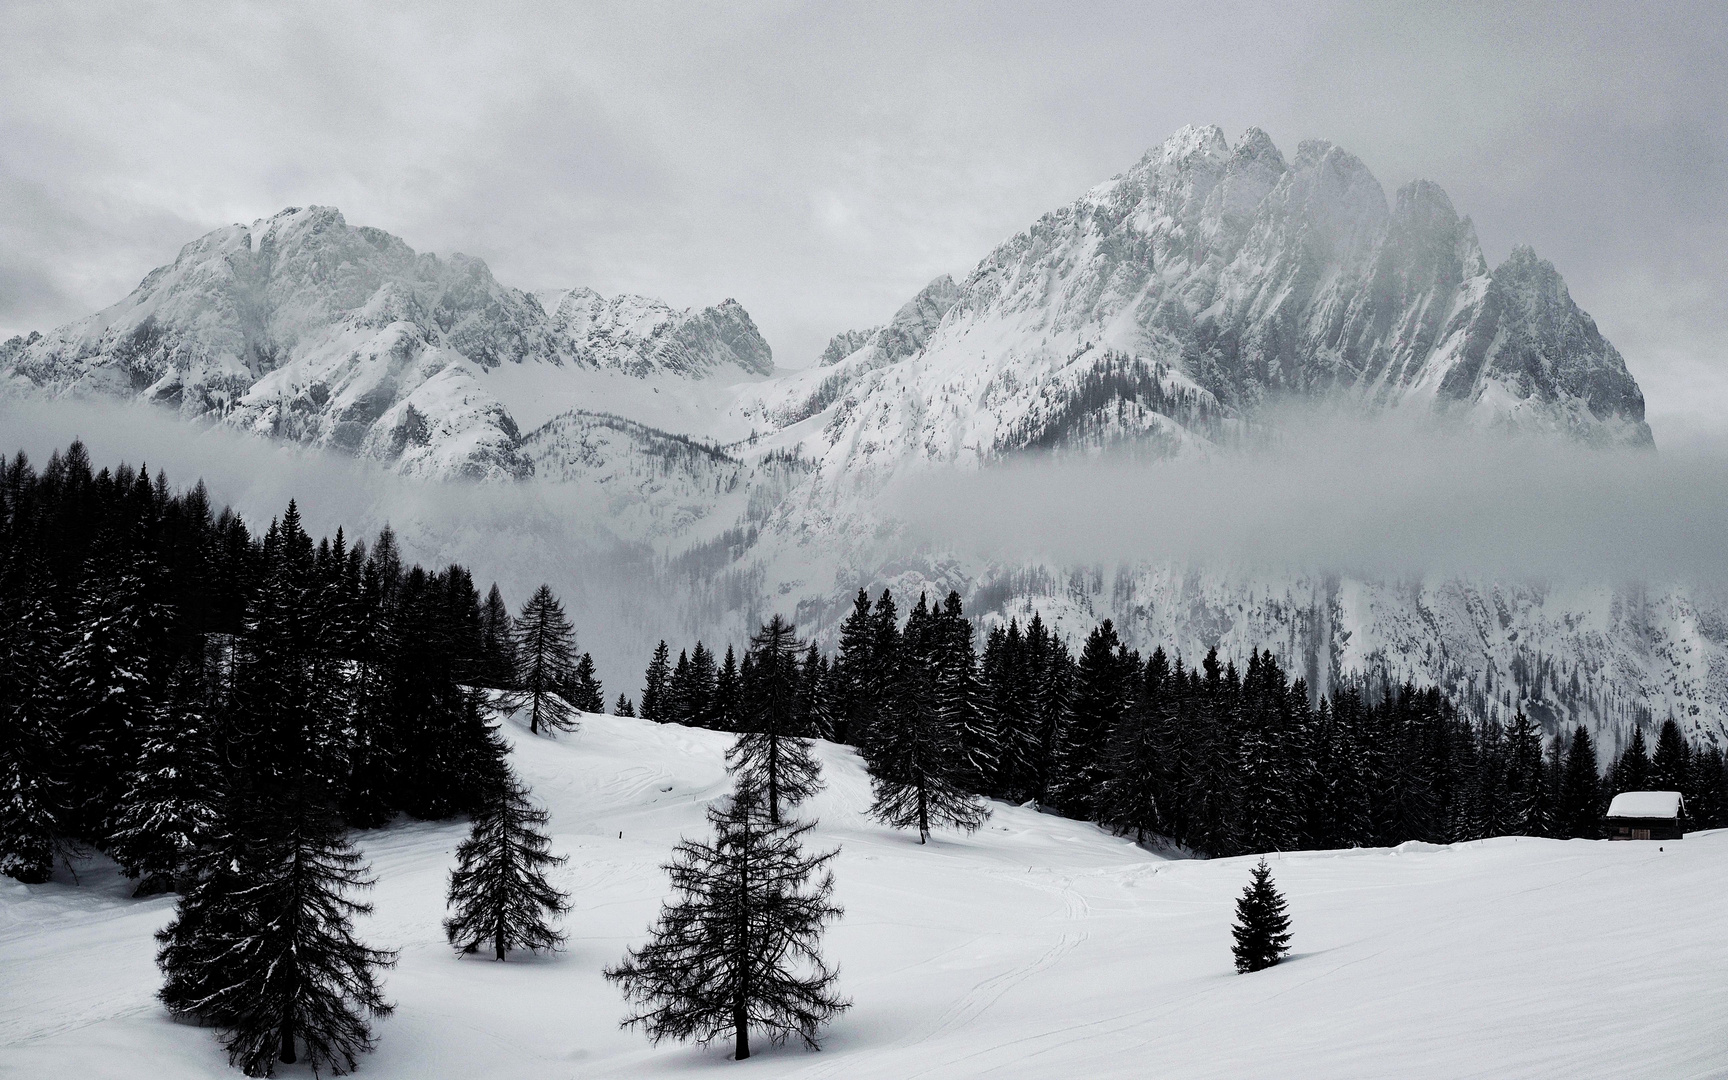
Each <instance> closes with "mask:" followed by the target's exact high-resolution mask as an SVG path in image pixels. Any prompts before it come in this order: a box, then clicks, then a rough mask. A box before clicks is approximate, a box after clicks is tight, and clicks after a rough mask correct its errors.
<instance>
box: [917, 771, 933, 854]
mask: <svg viewBox="0 0 1728 1080" xmlns="http://www.w3.org/2000/svg"><path fill="white" fill-rule="evenodd" d="M924 792H925V788H924V785H923V784H919V785H918V842H919V843H920V844H922V843H923V842H924V839H925V837H927V836H929V835H930V804H929V803H928V802H927V801H926V800H925V797H924Z"/></svg>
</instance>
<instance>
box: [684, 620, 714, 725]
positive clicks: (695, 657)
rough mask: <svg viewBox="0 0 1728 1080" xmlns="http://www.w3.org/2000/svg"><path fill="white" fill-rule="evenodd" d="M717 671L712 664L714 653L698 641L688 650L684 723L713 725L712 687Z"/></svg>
mask: <svg viewBox="0 0 1728 1080" xmlns="http://www.w3.org/2000/svg"><path fill="white" fill-rule="evenodd" d="M718 676H719V672H718V671H717V669H716V668H715V665H714V653H713V652H712V651H710V650H709V648H708V646H706V645H704V644H702V643H701V642H700V641H698V642H697V643H696V647H695V648H694V649H692V650H691V651H690V672H689V674H688V675H687V676H686V679H685V686H684V698H685V710H686V712H687V713H688V714H689V719H688V720H686V721H685V723H688V724H692V725H694V726H696V727H704V728H711V727H713V726H714V689H715V681H716V679H717V678H718Z"/></svg>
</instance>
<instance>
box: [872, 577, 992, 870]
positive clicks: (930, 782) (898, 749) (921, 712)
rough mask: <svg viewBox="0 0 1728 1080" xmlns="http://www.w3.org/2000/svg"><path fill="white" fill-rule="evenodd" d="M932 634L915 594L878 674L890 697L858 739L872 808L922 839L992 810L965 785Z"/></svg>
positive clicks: (975, 821) (979, 820) (976, 821)
mask: <svg viewBox="0 0 1728 1080" xmlns="http://www.w3.org/2000/svg"><path fill="white" fill-rule="evenodd" d="M884 596H886V594H884ZM937 633H938V631H937V625H936V622H935V620H934V618H933V617H932V616H931V614H930V612H929V609H928V606H927V605H926V602H925V600H924V598H923V597H919V598H918V604H917V605H916V606H915V607H914V608H913V609H912V613H911V615H909V616H908V617H907V621H906V630H905V634H904V636H903V637H901V638H899V639H898V643H897V645H896V649H895V652H896V655H897V658H898V662H897V663H896V664H895V668H894V671H893V672H892V674H891V675H890V677H888V678H887V679H885V680H884V684H885V685H887V686H890V687H892V689H893V696H892V698H890V699H888V700H885V701H883V702H882V703H881V705H880V707H879V709H878V710H877V714H876V716H875V718H874V720H873V721H872V723H871V725H870V729H869V738H868V739H867V740H866V742H865V746H864V760H865V764H866V766H867V767H868V768H869V771H870V789H871V793H872V795H873V801H872V803H871V806H870V812H871V813H872V814H874V815H875V816H876V818H877V819H878V820H880V821H882V822H883V823H884V824H887V825H890V826H893V827H894V828H897V829H903V828H907V827H916V828H917V830H918V842H919V843H921V844H922V843H924V842H925V841H926V840H927V839H929V836H930V830H931V829H933V828H937V827H941V826H951V827H954V828H958V829H961V830H964V831H966V832H971V831H972V830H974V829H976V828H978V826H979V825H981V824H983V822H984V819H985V818H986V817H988V816H989V814H990V810H989V807H988V806H986V805H985V803H984V801H983V800H982V799H980V798H979V797H978V796H977V795H975V794H973V793H971V792H969V791H967V790H966V788H965V786H964V782H965V778H966V776H967V775H968V773H969V766H968V762H967V761H966V758H965V748H964V746H963V745H962V744H961V740H960V731H959V730H958V728H956V727H955V726H954V725H953V724H951V723H949V722H948V720H947V718H946V717H945V716H944V715H943V712H942V708H941V702H940V699H939V696H938V692H937V680H938V674H939V669H938V666H937V651H938V645H939V641H938V638H937Z"/></svg>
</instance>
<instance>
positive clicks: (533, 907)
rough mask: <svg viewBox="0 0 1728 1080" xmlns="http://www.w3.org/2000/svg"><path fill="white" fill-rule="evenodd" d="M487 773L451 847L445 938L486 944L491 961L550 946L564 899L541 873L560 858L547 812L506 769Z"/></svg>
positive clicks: (462, 947)
mask: <svg viewBox="0 0 1728 1080" xmlns="http://www.w3.org/2000/svg"><path fill="white" fill-rule="evenodd" d="M494 771H495V772H496V774H497V775H496V779H494V780H493V781H492V782H491V783H490V784H489V785H488V788H489V790H488V791H487V792H486V795H485V797H484V798H483V799H482V801H481V803H480V805H479V807H477V808H476V809H475V811H474V824H473V827H472V828H471V829H470V830H469V833H468V838H467V839H466V840H464V841H462V843H461V844H460V845H458V846H457V848H456V861H457V866H456V869H455V870H453V871H451V873H450V893H449V904H450V917H449V918H448V919H446V920H445V921H444V936H445V937H446V938H448V939H449V941H450V944H451V945H454V946H455V947H456V949H457V950H458V951H459V952H464V953H473V952H477V951H479V948H480V944H481V943H482V942H486V941H490V942H491V943H492V955H493V957H494V959H497V960H503V959H504V958H505V955H506V953H508V952H509V950H511V949H513V948H523V949H533V950H552V949H555V948H557V947H558V945H559V944H560V943H561V942H562V941H563V940H564V938H563V935H562V934H560V933H559V932H558V931H557V930H556V929H555V928H554V927H553V925H552V924H553V920H555V919H556V918H558V917H559V916H561V915H563V914H565V913H566V912H568V911H569V910H570V902H569V897H568V896H567V895H566V894H565V893H563V892H560V891H559V890H558V889H557V888H556V887H555V886H554V885H553V884H552V883H551V882H549V881H547V880H546V871H547V870H549V869H551V868H552V867H555V866H561V865H563V863H564V859H563V858H562V857H559V856H555V855H553V854H552V853H551V850H550V849H551V841H550V840H549V839H548V838H547V836H546V833H545V831H544V830H545V828H546V822H547V815H546V811H545V810H542V809H540V808H538V807H536V806H535V805H534V804H533V803H532V802H531V801H530V799H529V795H528V789H527V788H526V787H524V786H523V785H522V783H521V782H520V781H518V780H517V779H516V777H515V776H514V775H512V774H511V773H510V771H509V770H508V768H504V767H500V768H498V769H496V770H494Z"/></svg>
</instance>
